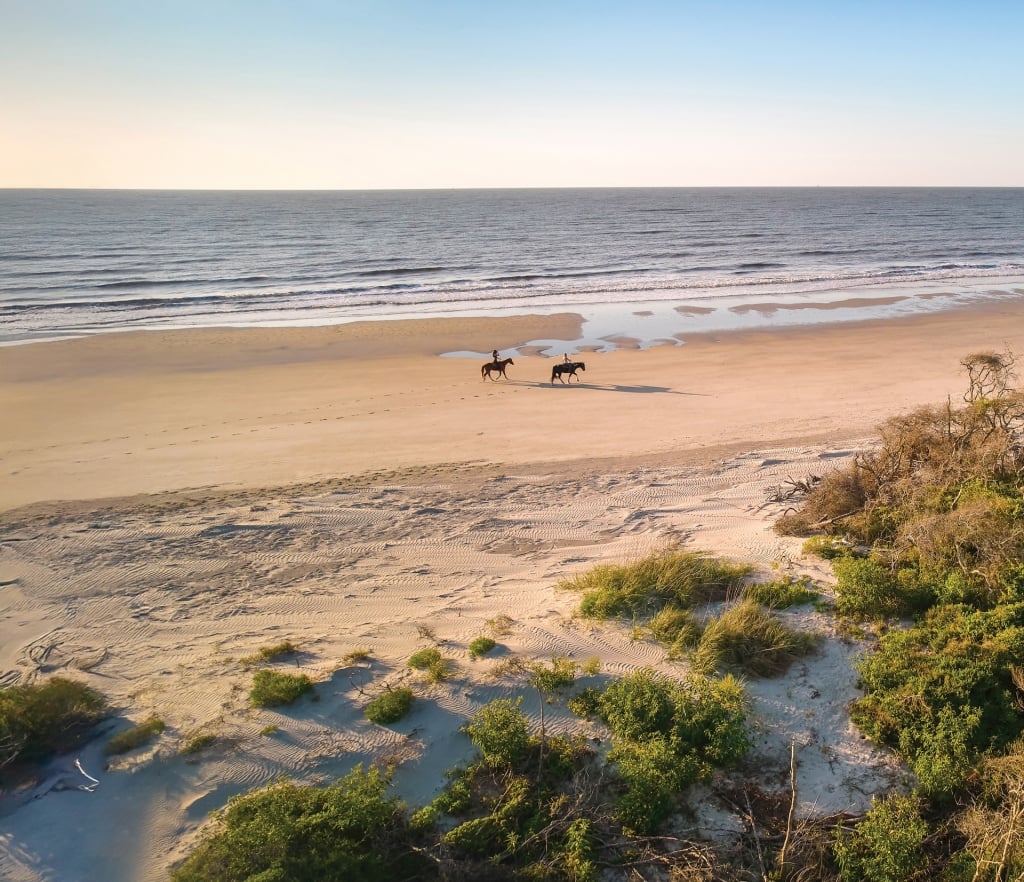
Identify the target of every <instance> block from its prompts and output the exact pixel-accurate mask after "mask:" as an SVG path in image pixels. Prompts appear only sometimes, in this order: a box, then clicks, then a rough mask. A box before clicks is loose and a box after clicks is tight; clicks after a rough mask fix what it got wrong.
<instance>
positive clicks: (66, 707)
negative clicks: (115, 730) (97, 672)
mask: <svg viewBox="0 0 1024 882" xmlns="http://www.w3.org/2000/svg"><path fill="white" fill-rule="evenodd" d="M107 713H108V708H107V702H106V699H105V698H104V697H103V696H102V695H100V693H99V692H97V691H96V690H94V689H91V688H89V687H88V686H86V685H85V684H84V683H79V682H77V681H75V680H69V679H67V678H65V677H53V678H51V679H50V680H47V681H46V682H45V683H42V684H31V685H22V686H9V687H7V688H6V689H0V768H3V767H4V766H5V765H7V764H8V763H10V762H14V761H16V760H31V761H35V760H41V759H45V758H47V757H49V756H51V755H52V754H54V753H60V752H62V751H65V750H70V749H71V748H72V747H74V746H75V745H77V744H78V743H79V741H80V739H81V737H82V736H83V735H84V734H85V733H86V732H87V731H88V730H89V729H90V728H91V727H92V726H93V725H95V724H96V723H97V722H99V721H100V720H102V719H103V718H104V717H105V716H106V715H107Z"/></svg>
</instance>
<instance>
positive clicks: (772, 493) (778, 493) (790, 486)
mask: <svg viewBox="0 0 1024 882" xmlns="http://www.w3.org/2000/svg"><path fill="white" fill-rule="evenodd" d="M820 483H821V475H808V476H807V477H806V478H803V479H802V480H796V479H794V478H791V477H787V478H786V480H785V481H783V482H782V483H781V484H774V485H772V486H771V487H769V488H768V489H767V490H765V494H764V505H771V504H773V503H781V502H793V501H794V500H799V499H803V498H804V497H805V496H806V495H807V494H808V493H810V492H811V491H812V490H813V489H814V488H815V487H817V486H818V485H819V484H820ZM763 507H764V506H762V508H763Z"/></svg>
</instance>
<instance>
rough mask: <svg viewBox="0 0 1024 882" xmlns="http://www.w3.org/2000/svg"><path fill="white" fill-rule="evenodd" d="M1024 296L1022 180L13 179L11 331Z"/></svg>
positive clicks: (648, 317)
mask: <svg viewBox="0 0 1024 882" xmlns="http://www.w3.org/2000/svg"><path fill="white" fill-rule="evenodd" d="M1022 296H1024V189H1019V188H1017V189H988V188H986V189H966V188H942V189H928V188H907V189H899V188H856V189H846V188H794V189H788V188H754V189H751V188H735V189H734V188H721V189H718V188H695V189H561V190H557V189H556V190H443V191H430V190H416V191H373V192H370V191H345V192H327V191H315V192H280V191H252V192H248V191H247V192H228V191H207V192H198V191H97V190H0V343H6V344H10V343H18V342H30V341H33V340H44V339H59V338H64V337H73V336H80V335H85V334H93V333H101V332H112V331H122V330H132V329H171V328H187V327H209V326H253V325H275V326H280V325H316V324H334V323H339V322H347V321H353V320H369V319H374V320H375V319H393V318H411V317H424V316H435V317H439V316H466V315H507V314H516V313H541V314H543V313H555V312H574V313H579V314H581V315H582V316H583V317H584V319H585V323H584V327H583V336H582V337H581V339H580V340H579V341H576V345H577V347H583V346H590V347H597V348H610V347H612V346H614V345H616V341H621V339H622V338H632V339H633V340H635V341H636V343H637V344H638V345H641V346H645V345H651V344H653V343H659V342H663V341H666V340H670V341H673V342H680V341H682V340H685V337H686V335H687V334H691V333H701V332H707V331H720V330H729V329H738V328H753V327H764V326H775V325H791V324H800V323H812V322H836V321H852V320H857V319H864V318H886V317H890V316H900V315H908V314H913V313H920V312H926V311H934V310H938V309H951V308H956V307H958V306H963V305H965V304H968V303H972V302H976V301H978V300H985V299H991V298H998V297H1003V298H1005V297H1022ZM557 346H558V347H562V348H564V345H563V344H562V343H558V344H557Z"/></svg>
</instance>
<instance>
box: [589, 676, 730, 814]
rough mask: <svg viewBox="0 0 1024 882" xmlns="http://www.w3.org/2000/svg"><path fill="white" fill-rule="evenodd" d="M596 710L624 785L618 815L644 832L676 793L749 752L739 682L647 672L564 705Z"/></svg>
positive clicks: (669, 806)
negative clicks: (606, 730) (605, 727)
mask: <svg viewBox="0 0 1024 882" xmlns="http://www.w3.org/2000/svg"><path fill="white" fill-rule="evenodd" d="M570 706H571V707H572V709H573V710H574V712H579V711H588V710H590V709H596V715H597V716H598V717H600V718H601V719H602V720H604V722H605V723H607V724H608V728H609V729H611V732H612V743H613V750H612V752H611V754H609V759H610V760H612V761H613V762H614V763H615V764H616V766H617V768H618V769H619V773H620V775H621V776H622V778H623V781H624V782H625V783H626V787H627V790H626V794H625V795H624V796H623V797H622V799H621V800H620V803H619V817H620V819H621V820H622V822H623V823H624V824H625V825H626V826H627V827H629V828H630V829H632V830H635V831H639V832H651V831H653V830H654V829H656V828H657V826H658V825H659V824H661V823H662V822H663V821H664V820H665V818H667V817H668V815H669V814H670V813H671V811H672V808H673V806H674V804H675V799H676V796H677V794H678V793H679V792H681V791H682V790H684V789H685V788H686V787H688V786H689V785H690V784H691V783H693V782H694V781H696V780H697V779H699V778H707V777H708V776H709V775H710V774H711V772H712V771H713V769H714V768H716V767H720V766H730V765H732V764H734V763H735V762H736V761H737V760H738V759H739V758H740V757H741V756H743V754H744V753H746V751H747V750H748V749H749V746H750V742H749V739H748V737H747V733H746V715H745V712H744V708H743V687H742V686H741V685H740V684H739V682H738V681H737V680H735V679H734V678H732V677H725V678H723V679H722V680H709V679H707V678H704V677H699V676H692V677H690V678H688V679H687V680H685V681H683V682H677V681H674V680H669V679H668V678H666V677H662V676H660V675H658V674H655V673H654V672H653V671H650V670H642V671H637V672H636V673H634V674H631V675H629V676H627V677H623V678H621V679H620V680H616V681H613V682H612V683H609V684H608V687H607V688H606V689H605V691H604V692H603V693H598V692H597V691H596V690H588V691H586V692H585V693H583V694H581V695H580V696H577V698H576V699H575V700H574V701H573V702H571V703H570Z"/></svg>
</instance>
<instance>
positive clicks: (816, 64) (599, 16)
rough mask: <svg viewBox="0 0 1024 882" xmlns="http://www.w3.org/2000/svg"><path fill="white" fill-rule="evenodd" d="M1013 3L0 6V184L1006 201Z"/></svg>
mask: <svg viewBox="0 0 1024 882" xmlns="http://www.w3.org/2000/svg"><path fill="white" fill-rule="evenodd" d="M1022 36H1024V0H962V2H944V0H929V2H917V0H885V2H873V0H816V2H787V0H775V2H768V0H757V2H737V0H719V2H714V0H709V2H690V0H676V2H669V0H620V2H602V0H588V2H568V0H567V2H559V0H543V2H535V0H517V2H505V0H475V2H457V0H333V2H331V0H287V2H265V0H245V2H241V0H238V2H234V0H0V187H102V188H184V189H381V188H452V187H599V186H603V187H618V186H1024V63H1022V62H1021V52H1022V50H1021V38H1022Z"/></svg>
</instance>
